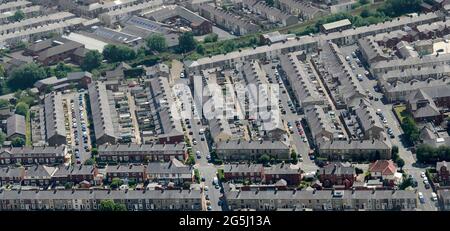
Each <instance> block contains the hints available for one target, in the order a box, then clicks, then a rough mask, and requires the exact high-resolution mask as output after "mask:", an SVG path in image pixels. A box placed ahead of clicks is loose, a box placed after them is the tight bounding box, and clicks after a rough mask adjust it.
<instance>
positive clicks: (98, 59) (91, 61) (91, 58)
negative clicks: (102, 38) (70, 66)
mask: <svg viewBox="0 0 450 231" xmlns="http://www.w3.org/2000/svg"><path fill="white" fill-rule="evenodd" d="M102 61H103V55H102V54H101V53H100V52H98V51H96V50H91V51H88V52H87V53H86V56H85V57H84V60H83V63H82V64H81V69H83V70H85V71H92V70H93V69H95V68H98V67H100V65H102Z"/></svg>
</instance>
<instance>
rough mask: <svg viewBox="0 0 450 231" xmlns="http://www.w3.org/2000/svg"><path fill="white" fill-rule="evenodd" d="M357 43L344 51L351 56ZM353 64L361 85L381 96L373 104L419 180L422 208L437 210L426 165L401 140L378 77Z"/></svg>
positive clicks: (376, 95) (402, 156) (400, 132)
mask: <svg viewBox="0 0 450 231" xmlns="http://www.w3.org/2000/svg"><path fill="white" fill-rule="evenodd" d="M356 47H357V46H356V45H353V46H347V47H342V48H341V50H342V53H343V54H344V55H345V56H351V53H352V52H353V51H354V50H355V49H356ZM350 62H351V64H353V65H354V66H355V67H356V69H355V74H361V75H362V76H363V81H361V86H363V87H364V88H365V89H366V90H368V91H369V93H370V94H372V95H373V96H374V99H375V98H379V99H380V100H378V101H375V100H372V101H371V102H372V105H373V107H374V108H375V109H381V111H382V113H383V115H384V117H385V118H386V120H387V123H388V125H389V127H390V128H391V129H392V130H393V133H394V136H395V138H393V139H390V141H391V143H392V144H393V145H395V146H397V147H398V148H399V156H400V157H401V158H402V159H403V160H404V161H405V166H404V167H403V170H404V171H405V173H407V174H410V175H412V176H413V177H414V178H415V179H416V180H417V182H418V187H417V188H416V190H417V191H418V192H422V193H423V194H424V197H425V203H424V204H419V206H418V207H419V209H420V210H425V211H435V210H437V207H438V205H437V202H433V201H432V200H431V193H432V192H433V191H432V189H431V188H430V189H426V188H425V184H424V183H423V179H422V178H421V177H420V173H421V172H425V170H426V168H425V167H419V166H417V165H416V164H415V162H416V159H415V157H414V155H413V154H412V152H411V151H410V150H408V149H407V148H406V147H405V146H404V145H403V143H402V142H401V139H400V135H401V134H403V131H402V129H401V127H400V123H399V121H398V120H397V118H396V117H395V115H394V112H393V110H392V106H393V105H392V104H389V103H386V102H384V100H382V99H383V94H382V93H381V92H376V91H375V89H374V87H375V85H376V84H377V80H376V79H369V78H367V77H366V76H365V75H364V72H365V71H366V69H364V67H358V65H357V64H356V62H355V59H353V58H351V61H350Z"/></svg>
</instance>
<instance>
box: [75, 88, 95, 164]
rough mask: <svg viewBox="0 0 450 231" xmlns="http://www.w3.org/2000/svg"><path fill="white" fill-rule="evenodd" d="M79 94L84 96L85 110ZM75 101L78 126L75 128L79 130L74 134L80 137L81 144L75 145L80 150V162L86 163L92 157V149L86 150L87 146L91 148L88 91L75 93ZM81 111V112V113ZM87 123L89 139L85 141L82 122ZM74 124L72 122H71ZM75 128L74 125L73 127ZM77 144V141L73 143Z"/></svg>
mask: <svg viewBox="0 0 450 231" xmlns="http://www.w3.org/2000/svg"><path fill="white" fill-rule="evenodd" d="M79 95H82V96H83V97H82V98H81V99H82V100H81V105H83V110H81V109H80V98H79ZM73 101H74V112H75V118H76V123H77V126H76V128H75V130H76V131H77V132H76V134H74V136H76V137H78V139H79V145H74V148H78V149H79V150H80V158H79V160H80V163H84V162H85V161H86V160H88V159H89V158H91V152H90V151H86V150H85V147H88V148H89V150H90V149H91V137H90V134H89V126H88V124H87V121H88V117H87V113H86V93H85V92H83V93H78V94H74V96H73ZM80 112H81V113H80ZM83 122H84V123H85V126H86V129H85V130H86V131H85V132H86V136H87V141H86V142H84V139H83V135H84V134H83V128H82V123H83ZM71 126H72V124H71ZM72 130H73V127H72ZM73 144H75V143H73Z"/></svg>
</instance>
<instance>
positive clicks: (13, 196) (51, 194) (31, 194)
mask: <svg viewBox="0 0 450 231" xmlns="http://www.w3.org/2000/svg"><path fill="white" fill-rule="evenodd" d="M102 200H113V201H114V202H115V203H119V204H123V205H125V207H126V208H127V210H129V211H153V210H184V211H193V210H201V208H202V207H201V206H202V200H203V199H202V196H201V192H200V191H199V190H163V191H160V190H138V191H133V190H125V191H122V190H118V191H108V190H75V189H73V190H45V191H39V190H37V191H35V190H30V191H21V190H18V191H16V190H4V189H0V211H8V210H14V211H30V210H31V211H33V210H34V211H36V210H56V211H61V210H66V211H68V210H73V211H93V210H99V209H100V203H101V201H102Z"/></svg>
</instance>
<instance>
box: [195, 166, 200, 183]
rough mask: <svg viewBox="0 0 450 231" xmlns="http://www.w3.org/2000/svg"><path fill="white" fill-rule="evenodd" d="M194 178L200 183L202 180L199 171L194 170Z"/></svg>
mask: <svg viewBox="0 0 450 231" xmlns="http://www.w3.org/2000/svg"><path fill="white" fill-rule="evenodd" d="M194 177H195V180H196V181H197V182H199V183H200V180H201V179H200V172H199V171H198V169H194Z"/></svg>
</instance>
